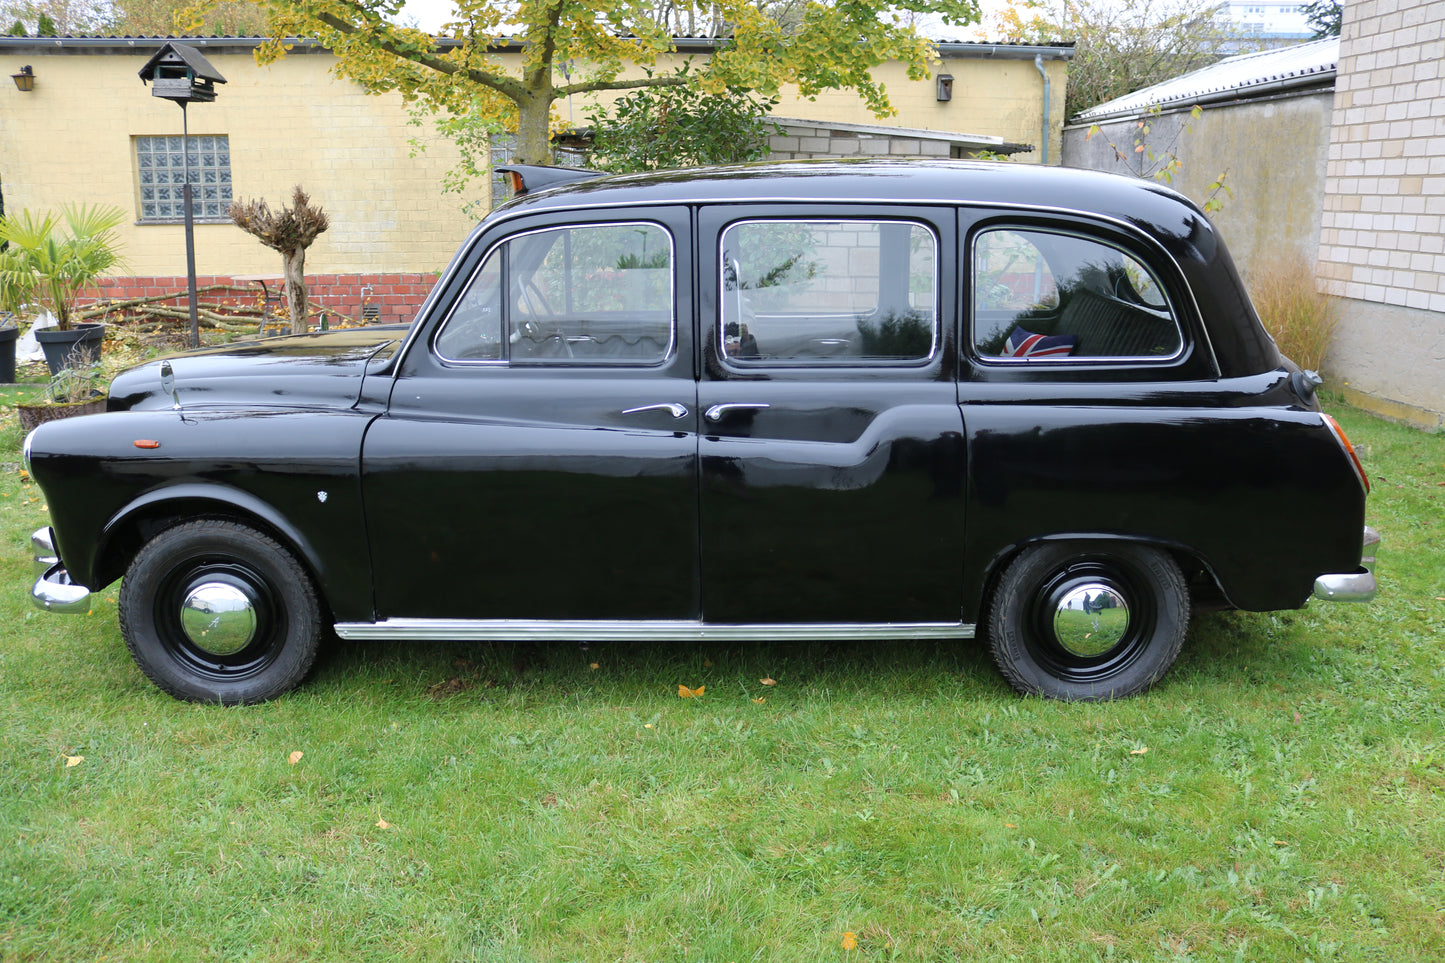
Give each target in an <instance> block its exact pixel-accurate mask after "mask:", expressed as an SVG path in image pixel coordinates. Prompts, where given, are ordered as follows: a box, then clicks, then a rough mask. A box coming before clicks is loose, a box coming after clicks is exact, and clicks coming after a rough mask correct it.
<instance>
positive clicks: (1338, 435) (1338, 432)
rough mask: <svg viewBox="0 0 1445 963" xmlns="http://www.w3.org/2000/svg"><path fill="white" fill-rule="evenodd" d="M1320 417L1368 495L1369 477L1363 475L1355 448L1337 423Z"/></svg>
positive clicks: (1329, 418)
mask: <svg viewBox="0 0 1445 963" xmlns="http://www.w3.org/2000/svg"><path fill="white" fill-rule="evenodd" d="M1320 417H1321V418H1323V419H1324V420H1325V424H1327V425H1329V427H1330V431H1332V432H1334V433H1335V440H1336V441H1338V442H1339V443H1340V447H1341V448H1343V449H1344V450H1345V452H1346V453H1347V454H1348V455H1349V456H1350V461H1351V462H1353V463H1354V466H1355V474H1356V475H1359V476H1360V484H1361V485H1364V486H1365V494H1367V495H1368V494H1369V493H1370V479H1369V476H1368V475H1366V474H1365V466H1364V465H1361V464H1360V456H1359V455H1357V454H1355V446H1354V445H1352V444H1350V439H1349V438H1347V437H1346V436H1345V429H1343V428H1341V427H1340V423H1339V422H1338V421H1335V419H1333V418H1331V417H1330V416H1329V415H1326V414H1324V413H1323V412H1322V413H1321V414H1320Z"/></svg>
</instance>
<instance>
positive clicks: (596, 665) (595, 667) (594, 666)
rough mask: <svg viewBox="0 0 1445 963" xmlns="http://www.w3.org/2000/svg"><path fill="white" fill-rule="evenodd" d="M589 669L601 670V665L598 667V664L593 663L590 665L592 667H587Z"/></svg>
mask: <svg viewBox="0 0 1445 963" xmlns="http://www.w3.org/2000/svg"><path fill="white" fill-rule="evenodd" d="M589 668H593V669H600V668H602V666H601V665H599V664H598V663H596V662H594V663H592V665H591V666H589Z"/></svg>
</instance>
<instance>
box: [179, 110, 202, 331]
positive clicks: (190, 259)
mask: <svg viewBox="0 0 1445 963" xmlns="http://www.w3.org/2000/svg"><path fill="white" fill-rule="evenodd" d="M179 103H180V105H181V171H182V174H181V176H182V177H183V178H184V179H185V185H184V187H183V188H182V190H181V196H182V197H183V198H184V205H185V209H186V292H187V293H188V294H189V295H190V304H191V347H192V348H199V347H200V346H201V322H200V318H199V317H198V316H197V314H196V228H195V216H194V214H193V212H192V206H191V133H190V128H189V127H188V126H187V124H186V102H185V101H184V100H182V101H179Z"/></svg>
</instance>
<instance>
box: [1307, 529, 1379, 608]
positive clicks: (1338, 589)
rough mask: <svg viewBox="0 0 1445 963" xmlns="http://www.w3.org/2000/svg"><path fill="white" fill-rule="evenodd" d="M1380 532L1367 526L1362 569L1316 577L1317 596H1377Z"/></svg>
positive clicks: (1349, 598)
mask: <svg viewBox="0 0 1445 963" xmlns="http://www.w3.org/2000/svg"><path fill="white" fill-rule="evenodd" d="M1379 544H1380V533H1379V532H1377V531H1375V530H1374V529H1373V528H1371V527H1370V526H1368V525H1366V526H1365V540H1364V547H1363V548H1362V549H1361V551H1360V569H1361V571H1358V572H1349V573H1347V574H1343V575H1321V576H1320V577H1319V578H1317V579H1315V598H1317V599H1324V600H1325V601H1326V602H1368V601H1370V599H1372V598H1374V597H1375V552H1376V550H1377V549H1376V546H1378V545H1379Z"/></svg>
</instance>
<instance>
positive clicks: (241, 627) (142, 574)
mask: <svg viewBox="0 0 1445 963" xmlns="http://www.w3.org/2000/svg"><path fill="white" fill-rule="evenodd" d="M120 630H121V634H122V635H124V636H125V644H126V646H127V647H128V648H129V649H130V652H131V655H132V656H134V657H135V660H136V662H137V664H139V665H140V667H141V671H143V672H145V674H146V675H147V676H148V677H149V678H150V680H151V681H152V682H154V683H155V684H156V685H158V686H160V687H161V688H162V689H164V690H165V691H166V692H169V693H170V694H171V695H173V696H175V697H176V698H178V699H186V700H189V701H192V702H219V703H222V704H225V705H242V704H247V703H252V702H263V701H265V700H267V699H272V698H275V697H276V696H278V695H280V694H282V693H283V692H287V691H289V690H290V689H293V688H295V687H296V686H297V685H298V684H299V683H300V682H301V680H302V679H304V678H305V677H306V673H307V672H308V671H310V669H311V665H312V663H313V662H315V661H316V653H317V650H318V649H319V648H320V643H321V616H320V606H319V605H318V603H317V600H316V590H315V587H314V586H313V585H312V582H311V578H310V576H309V575H308V574H307V573H306V570H305V569H303V568H302V567H301V564H300V563H299V562H297V561H296V558H295V557H294V556H293V555H292V554H291V553H290V552H288V551H287V550H286V549H284V548H282V547H281V546H280V545H279V544H277V542H276V541H275V540H274V539H272V538H270V537H268V536H266V535H263V534H261V533H260V532H258V531H255V530H254V529H251V528H248V527H246V526H245V525H241V524H239V523H237V522H230V521H222V520H220V519H201V520H198V521H193V522H186V523H184V524H181V525H177V526H175V527H174V528H169V529H166V530H165V531H164V532H161V533H160V534H159V535H157V536H156V537H155V538H153V539H151V540H150V541H149V542H147V543H146V545H145V547H144V548H142V549H141V550H140V552H139V553H138V554H137V555H136V557H135V560H134V561H132V562H131V565H130V568H129V569H127V570H126V574H125V581H124V582H123V583H122V584H121V589H120Z"/></svg>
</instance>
